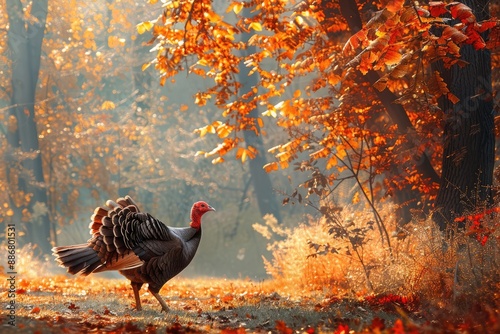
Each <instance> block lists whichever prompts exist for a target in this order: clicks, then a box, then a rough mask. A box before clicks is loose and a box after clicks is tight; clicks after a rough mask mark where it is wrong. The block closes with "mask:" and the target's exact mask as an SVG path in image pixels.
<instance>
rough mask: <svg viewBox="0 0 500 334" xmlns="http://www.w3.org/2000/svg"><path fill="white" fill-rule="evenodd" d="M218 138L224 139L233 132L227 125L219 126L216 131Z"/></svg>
mask: <svg viewBox="0 0 500 334" xmlns="http://www.w3.org/2000/svg"><path fill="white" fill-rule="evenodd" d="M216 131H217V135H218V136H219V138H226V137H227V136H229V134H230V133H231V132H232V131H233V129H232V128H231V127H230V126H228V125H227V124H221V125H219V126H218V127H217V129H216Z"/></svg>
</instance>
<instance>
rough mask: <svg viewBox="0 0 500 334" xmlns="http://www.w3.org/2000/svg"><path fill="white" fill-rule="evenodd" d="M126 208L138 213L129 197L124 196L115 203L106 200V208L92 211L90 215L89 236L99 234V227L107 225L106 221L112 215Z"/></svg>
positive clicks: (137, 207)
mask: <svg viewBox="0 0 500 334" xmlns="http://www.w3.org/2000/svg"><path fill="white" fill-rule="evenodd" d="M126 207H131V208H130V209H131V211H134V212H139V211H140V210H139V206H138V205H137V203H135V201H134V200H133V199H132V198H131V197H130V196H125V198H123V197H121V198H118V199H117V200H116V202H115V201H111V200H108V201H106V206H100V207H97V208H96V209H95V210H94V214H93V215H92V217H90V225H89V228H90V234H92V235H95V234H99V233H100V229H101V227H102V226H103V225H106V223H108V222H107V220H108V219H110V218H112V217H113V216H114V215H116V214H117V213H118V212H120V211H122V210H123V209H124V208H126ZM106 217H109V218H106ZM109 222H110V221H109ZM108 224H109V223H108Z"/></svg>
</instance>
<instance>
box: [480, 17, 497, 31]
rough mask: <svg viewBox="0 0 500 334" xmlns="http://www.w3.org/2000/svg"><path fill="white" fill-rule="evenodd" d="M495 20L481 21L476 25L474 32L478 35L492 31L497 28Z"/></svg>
mask: <svg viewBox="0 0 500 334" xmlns="http://www.w3.org/2000/svg"><path fill="white" fill-rule="evenodd" d="M497 24H498V23H497V21H496V20H489V21H483V22H480V23H478V24H476V27H475V30H476V31H477V32H479V33H481V32H485V31H486V30H489V29H492V28H494V27H496V26H497Z"/></svg>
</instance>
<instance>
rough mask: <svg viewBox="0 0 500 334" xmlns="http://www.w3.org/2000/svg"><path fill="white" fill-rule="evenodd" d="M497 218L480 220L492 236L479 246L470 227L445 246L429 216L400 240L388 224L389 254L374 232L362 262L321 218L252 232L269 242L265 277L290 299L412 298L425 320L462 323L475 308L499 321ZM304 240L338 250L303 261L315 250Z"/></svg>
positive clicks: (358, 220) (360, 218)
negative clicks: (318, 295) (321, 296)
mask: <svg viewBox="0 0 500 334" xmlns="http://www.w3.org/2000/svg"><path fill="white" fill-rule="evenodd" d="M388 212H391V209H389V210H388ZM387 216H388V217H390V216H389V215H387ZM353 217H354V218H353ZM343 219H345V221H348V220H351V221H352V220H354V221H355V224H356V225H359V226H360V227H362V226H363V224H365V223H366V222H367V221H369V220H370V216H369V215H368V214H365V215H362V214H359V213H358V214H354V215H353V214H352V213H346V214H344V217H343ZM388 220H390V218H389V219H388ZM499 220H500V218H499V217H498V215H497V216H485V217H484V219H482V224H483V228H484V230H488V231H492V233H491V234H490V235H489V238H488V240H487V242H486V243H485V244H484V245H482V244H481V243H480V242H478V240H477V238H476V234H474V233H471V232H470V231H471V230H470V228H471V226H470V223H469V225H468V226H467V227H466V231H465V232H463V231H462V232H455V234H454V238H452V239H450V240H446V242H445V240H444V239H443V233H442V232H441V231H439V229H438V228H437V227H436V226H435V225H434V223H433V222H432V221H431V220H430V219H427V220H423V221H415V222H413V223H412V224H409V225H407V226H406V227H405V228H406V230H405V231H404V233H400V234H399V235H397V234H396V232H395V231H396V228H395V225H394V224H392V225H391V224H390V222H389V223H388V224H389V226H392V228H391V232H392V235H393V236H394V237H393V238H392V240H391V246H392V247H391V249H389V248H388V247H386V246H384V245H383V244H382V242H381V240H380V236H379V234H378V231H376V229H374V230H373V231H372V232H371V234H370V235H369V236H368V238H367V240H368V241H367V242H366V243H365V244H363V245H362V246H361V247H360V249H358V250H360V253H361V254H362V260H363V261H362V262H363V263H361V261H360V260H359V258H357V257H356V256H354V254H353V252H352V247H351V249H350V251H349V252H348V249H349V243H348V242H347V241H346V240H339V239H337V240H336V239H334V238H333V237H332V236H331V235H329V234H328V232H327V231H328V226H327V225H326V224H325V222H324V221H319V222H318V221H311V222H309V223H308V224H302V225H300V226H299V227H297V228H295V229H283V228H281V227H279V226H276V223H275V221H273V219H272V218H268V219H267V220H266V223H265V224H264V225H259V224H257V225H254V228H256V230H257V231H258V232H260V233H261V234H263V235H264V236H265V237H267V238H270V240H271V241H270V243H269V246H268V247H269V250H270V251H271V252H272V258H271V259H264V263H265V266H266V270H267V272H268V273H269V274H270V275H271V276H272V278H273V281H274V283H275V284H276V286H281V287H289V289H288V290H287V293H289V294H290V295H292V296H293V295H294V294H296V295H299V296H300V295H304V294H307V293H318V292H319V293H323V294H330V295H334V296H347V297H349V298H357V297H366V296H370V295H381V294H385V295H390V294H396V295H403V296H412V297H413V298H418V300H419V301H420V302H421V303H422V305H425V307H426V308H427V309H428V311H429V314H427V315H428V316H430V317H433V316H434V315H435V316H437V315H438V314H440V313H443V315H446V316H449V315H450V314H453V315H454V316H455V317H456V319H455V320H457V321H459V319H466V318H467V317H469V316H470V311H471V310H472V309H474V308H476V309H477V307H478V304H482V307H481V308H482V309H488V310H492V311H491V312H492V313H493V314H494V316H495V317H496V318H497V319H499V318H500V314H499V307H500V302H499V300H500V298H499V297H500V293H499V292H498V291H499V288H500V245H499V241H500V228H499V227H500V224H499ZM284 236H286V238H285V239H280V237H284ZM309 241H312V242H314V243H316V244H329V245H330V246H331V247H332V248H336V249H339V250H340V251H339V252H338V253H331V252H328V253H327V254H324V255H319V256H316V257H308V256H307V255H308V254H312V253H314V249H310V248H309V247H308V242H309ZM363 264H364V267H365V268H367V269H368V278H367V275H365V272H364V269H363ZM488 312H490V311H487V313H488ZM488 314H489V313H488Z"/></svg>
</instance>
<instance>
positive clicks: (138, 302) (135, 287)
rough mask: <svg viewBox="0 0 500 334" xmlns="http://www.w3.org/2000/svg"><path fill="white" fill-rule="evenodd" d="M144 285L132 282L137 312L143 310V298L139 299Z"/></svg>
mask: <svg viewBox="0 0 500 334" xmlns="http://www.w3.org/2000/svg"><path fill="white" fill-rule="evenodd" d="M142 284H143V283H138V282H130V285H132V290H134V297H135V309H136V310H137V311H141V310H142V306H141V298H140V297H139V290H140V289H141V287H142Z"/></svg>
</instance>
